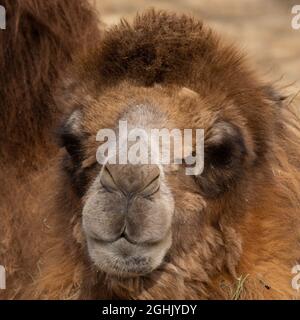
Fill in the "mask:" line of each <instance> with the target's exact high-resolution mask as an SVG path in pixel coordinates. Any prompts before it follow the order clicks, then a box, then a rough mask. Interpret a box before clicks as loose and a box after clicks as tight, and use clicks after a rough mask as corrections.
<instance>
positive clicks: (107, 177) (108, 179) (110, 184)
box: [100, 166, 119, 192]
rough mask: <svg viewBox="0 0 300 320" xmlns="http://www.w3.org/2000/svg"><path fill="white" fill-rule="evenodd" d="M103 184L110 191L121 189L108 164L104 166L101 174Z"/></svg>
mask: <svg viewBox="0 0 300 320" xmlns="http://www.w3.org/2000/svg"><path fill="white" fill-rule="evenodd" d="M100 182H101V185H102V186H103V187H104V188H105V189H106V190H107V191H109V192H113V191H117V190H119V188H118V186H117V184H116V182H115V180H114V177H113V175H112V173H111V172H110V170H109V168H108V167H107V166H104V167H103V169H102V171H101V176H100Z"/></svg>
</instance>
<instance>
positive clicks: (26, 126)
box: [0, 0, 99, 166]
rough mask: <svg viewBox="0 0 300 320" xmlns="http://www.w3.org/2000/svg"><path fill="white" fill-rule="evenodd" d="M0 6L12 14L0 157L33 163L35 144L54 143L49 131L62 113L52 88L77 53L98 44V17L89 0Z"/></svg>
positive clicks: (2, 56) (3, 43)
mask: <svg viewBox="0 0 300 320" xmlns="http://www.w3.org/2000/svg"><path fill="white" fill-rule="evenodd" d="M0 5H2V6H4V7H5V9H6V15H7V26H6V30H3V31H1V32H0V71H1V76H0V99H1V105H0V130H1V133H0V143H1V151H0V157H1V159H4V160H6V161H10V162H11V161H16V162H18V161H20V158H21V162H22V165H23V166H24V165H26V164H28V165H29V166H30V165H32V164H31V163H30V160H32V158H33V157H35V156H37V155H36V154H35V153H36V149H37V148H41V146H44V147H47V146H49V140H50V139H51V136H49V134H48V133H49V130H51V128H53V123H54V121H55V119H56V117H57V116H58V115H59V113H60V110H59V109H58V108H57V106H56V105H54V102H53V91H54V90H53V88H54V86H55V85H56V83H57V82H58V80H59V76H60V74H61V72H62V71H63V70H64V69H65V67H66V66H67V65H68V64H69V63H70V62H71V61H72V60H74V57H75V56H77V55H80V54H81V53H85V52H86V51H87V50H90V49H91V48H93V47H94V46H96V44H97V41H98V39H99V31H98V21H97V18H96V14H94V12H92V10H91V8H90V6H89V4H88V2H87V1H84V0H76V1H72V0H62V1H61V0H51V1H44V0H13V1H11V0H1V1H0ZM25 154H26V157H24V155H25ZM30 156H31V157H30ZM16 165H17V164H16ZM18 165H19V164H18Z"/></svg>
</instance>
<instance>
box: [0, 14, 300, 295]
mask: <svg viewBox="0 0 300 320" xmlns="http://www.w3.org/2000/svg"><path fill="white" fill-rule="evenodd" d="M73 78H74V79H75V80H74V79H73V81H74V83H75V84H74V86H75V88H72V87H71V88H69V89H68V90H69V91H68V95H67V99H65V98H64V96H62V97H59V101H61V102H63V101H65V107H66V108H69V107H72V105H71V106H70V105H69V104H70V103H72V104H73V102H74V101H76V102H78V101H80V103H81V105H82V108H81V109H82V111H83V112H85V119H86V120H85V123H84V126H85V127H84V130H85V131H86V132H88V131H90V132H97V130H98V129H99V128H97V121H96V120H95V112H96V113H97V114H98V117H97V118H98V119H97V120H98V121H99V119H100V121H102V124H103V126H104V125H105V124H108V123H110V121H112V119H113V117H114V116H115V115H116V114H117V113H118V112H120V110H119V108H121V106H122V101H123V100H122V99H123V98H124V97H125V98H126V97H128V96H130V95H133V96H139V97H142V96H150V97H151V98H152V99H154V100H155V99H156V100H159V99H163V97H165V92H164V90H166V91H168V90H169V89H168V87H169V86H176V87H188V88H190V89H191V90H193V91H195V92H197V93H198V94H200V95H205V94H206V95H207V94H208V93H209V97H208V99H210V100H211V101H214V100H216V101H218V98H219V96H220V95H222V96H224V102H225V101H226V100H227V99H232V100H234V102H235V103H236V105H238V106H239V110H240V111H241V112H243V114H244V115H245V117H246V118H247V120H248V122H247V123H245V126H247V127H249V129H250V130H251V133H252V135H253V137H255V139H254V141H255V142H254V145H253V150H254V152H255V155H256V161H254V163H253V164H252V165H251V166H250V165H249V167H248V172H247V173H246V174H245V175H244V176H243V177H242V179H241V180H239V181H238V184H237V185H233V186H232V190H230V192H227V193H225V194H223V195H222V196H221V197H218V198H212V199H205V200H206V202H207V203H208V208H209V209H207V212H206V218H205V219H204V220H203V221H204V223H203V224H201V230H200V229H199V234H197V233H195V232H189V231H188V227H185V226H184V225H176V221H175V227H174V228H175V229H176V231H177V232H176V233H175V234H176V236H177V237H183V239H184V241H182V242H181V244H180V246H178V247H174V248H172V250H171V251H170V254H169V256H168V258H167V259H166V261H165V262H164V263H163V264H162V265H161V266H160V267H159V268H158V269H157V270H155V271H153V272H152V273H151V274H149V275H146V276H143V277H138V278H132V279H118V278H116V277H112V276H109V275H106V274H102V273H101V272H97V270H95V269H94V267H93V265H92V264H91V262H90V261H89V258H88V257H87V254H86V251H85V250H86V248H85V241H84V238H83V237H82V233H81V217H80V215H81V201H80V199H79V198H78V195H76V191H75V190H74V188H72V184H71V183H70V181H69V179H68V177H66V175H65V174H64V173H63V172H62V171H61V170H60V155H59V156H58V157H55V158H53V159H50V160H49V161H48V165H49V166H48V169H47V170H44V171H43V172H37V173H36V174H35V176H31V177H30V179H29V181H28V185H26V186H22V187H21V188H20V187H19V186H17V187H16V188H15V189H13V190H9V192H8V190H6V192H7V194H5V197H6V199H12V198H14V202H8V201H6V203H4V204H3V203H1V205H2V206H3V212H4V217H6V219H4V226H5V227H6V228H7V229H8V230H12V226H13V231H11V233H9V234H7V233H6V235H5V238H3V239H2V242H3V243H4V244H6V247H5V249H4V250H3V249H2V250H3V255H2V256H4V257H5V263H6V265H7V267H8V274H9V281H8V285H9V290H8V291H6V293H5V294H6V296H5V297H6V298H14V297H16V298H25V299H28V298H34V299H45V298H47V299H49V298H51V299H75V298H84V299H92V298H123V299H125V298H127V299H232V298H241V299H291V298H298V295H297V292H296V291H295V290H294V289H293V288H292V286H291V280H292V277H293V275H292V274H291V268H292V267H293V266H294V265H295V264H296V263H297V262H298V263H299V259H300V249H299V240H300V185H299V184H300V173H299V160H298V159H299V153H300V142H299V141H300V140H299V138H300V131H299V130H300V128H299V114H298V113H297V111H296V108H294V107H293V106H292V105H291V104H288V103H285V102H284V103H282V105H281V106H280V105H279V104H277V102H276V101H274V97H272V96H269V92H270V91H269V90H266V87H265V84H264V83H262V82H261V81H260V80H259V79H258V77H257V76H256V75H255V74H253V73H252V72H251V71H249V69H248V67H247V64H246V63H245V61H244V59H242V55H241V54H240V53H238V51H237V50H236V49H235V48H233V47H232V46H228V45H224V44H222V42H221V41H220V40H219V38H218V37H217V36H215V35H214V34H213V33H212V32H211V31H210V30H209V29H208V28H206V27H204V26H203V25H202V23H199V22H196V21H194V20H193V19H190V18H188V17H186V16H180V17H178V16H176V15H170V14H166V13H161V12H154V11H150V12H147V13H145V14H144V15H141V16H138V17H137V18H136V20H135V22H134V24H133V26H131V25H129V24H128V23H127V22H125V21H124V22H122V23H121V24H120V25H119V26H117V27H114V28H112V30H110V31H108V32H107V33H106V34H105V36H104V39H103V43H102V47H101V49H100V50H97V51H93V52H91V54H90V57H89V58H88V59H87V60H84V61H83V62H82V64H81V67H80V68H79V70H78V74H77V76H74V77H73ZM157 84H159V85H160V86H159V88H157V86H156V85H157ZM76 87H77V88H79V90H76ZM160 88H161V89H160ZM80 89H81V90H80ZM101 94H103V96H104V101H102V103H103V104H105V105H106V106H111V107H110V108H107V109H106V110H108V111H106V112H104V111H102V110H99V109H97V108H96V107H95V108H92V109H93V110H91V108H88V107H89V105H90V104H92V105H93V104H95V101H96V100H97V99H98V98H99V95H100V97H101ZM70 97H71V98H70ZM176 97H177V96H176ZM275 100H276V99H275ZM171 101H172V100H171ZM162 104H163V102H162ZM95 105H96V104H95ZM190 106H191V108H192V106H193V104H192V102H191V104H190ZM168 108H169V110H170V112H171V111H172V109H171V108H172V104H170V105H169V106H168ZM178 116H179V115H178ZM230 116H231V117H234V116H235V115H234V114H232V115H230ZM195 117H197V115H195ZM94 142H95V141H94ZM86 149H88V146H86ZM61 156H65V151H64V150H61ZM84 156H86V157H87V154H85V155H84ZM12 181H13V180H12ZM12 185H13V184H12ZM172 187H173V191H174V193H175V195H176V201H177V204H178V203H181V205H182V204H185V208H186V210H189V212H193V213H197V210H199V208H198V207H197V206H195V204H196V203H199V201H198V198H199V197H200V195H199V194H198V195H197V193H194V194H193V196H192V195H191V194H188V193H185V192H182V188H183V187H182V186H181V185H180V184H176V178H174V181H173V185H172ZM8 203H10V206H11V207H9V205H8ZM12 211H13V212H14V217H17V219H15V220H14V219H13V218H12V217H11V215H8V214H7V213H8V212H12ZM18 212H19V213H18ZM21 212H22V214H21ZM2 215H3V213H2ZM21 215H22V218H23V219H21V218H20V216H21ZM199 219H200V218H199ZM188 222H189V221H188ZM190 223H193V221H191V222H190ZM187 226H188V223H187ZM182 233H184V234H182ZM41 239H43V241H41ZM185 241H186V243H193V246H192V247H191V246H189V245H188V244H187V245H185ZM5 242H6V243H5ZM12 243H13V244H12ZM30 250H33V251H34V252H35V254H33V253H32V252H30ZM17 255H18V256H19V257H20V260H19V261H18V263H16V262H15V259H16V258H15V257H16V256H17ZM0 256H1V255H0ZM239 277H242V278H243V279H245V281H244V284H243V290H241V292H239V293H238V295H237V294H236V288H237V286H238V283H239V280H238V279H239Z"/></svg>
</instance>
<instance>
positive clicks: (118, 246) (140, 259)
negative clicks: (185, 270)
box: [87, 234, 172, 278]
mask: <svg viewBox="0 0 300 320" xmlns="http://www.w3.org/2000/svg"><path fill="white" fill-rule="evenodd" d="M171 243H172V240H171V234H169V235H168V236H167V237H166V238H165V239H163V240H162V241H161V242H159V243H152V244H138V243H133V242H129V241H128V240H127V239H126V238H125V237H120V238H118V239H117V240H116V241H110V242H105V241H99V240H97V239H93V238H88V239H87V245H88V252H89V256H90V258H91V260H92V262H93V263H94V265H95V266H96V268H97V269H98V270H99V271H102V272H104V273H106V274H108V275H112V276H117V277H122V278H124V277H126V278H128V277H138V276H143V275H146V274H149V273H151V272H152V271H153V270H155V269H156V268H157V267H159V265H160V264H161V263H162V262H163V260H164V257H165V255H166V253H167V251H168V250H169V248H170V246H171Z"/></svg>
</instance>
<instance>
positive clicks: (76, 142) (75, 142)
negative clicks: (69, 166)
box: [61, 133, 81, 158]
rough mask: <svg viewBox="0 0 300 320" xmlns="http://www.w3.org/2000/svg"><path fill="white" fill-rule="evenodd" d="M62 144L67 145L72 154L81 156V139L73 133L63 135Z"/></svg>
mask: <svg viewBox="0 0 300 320" xmlns="http://www.w3.org/2000/svg"><path fill="white" fill-rule="evenodd" d="M61 142H62V143H61V145H62V147H65V148H66V150H67V152H68V153H69V155H70V156H72V157H75V158H79V156H80V155H81V141H80V139H79V138H78V137H76V136H75V135H73V134H71V133H64V134H62V135H61Z"/></svg>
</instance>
